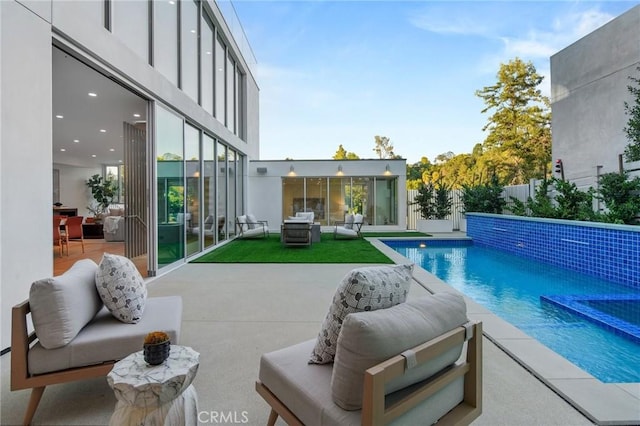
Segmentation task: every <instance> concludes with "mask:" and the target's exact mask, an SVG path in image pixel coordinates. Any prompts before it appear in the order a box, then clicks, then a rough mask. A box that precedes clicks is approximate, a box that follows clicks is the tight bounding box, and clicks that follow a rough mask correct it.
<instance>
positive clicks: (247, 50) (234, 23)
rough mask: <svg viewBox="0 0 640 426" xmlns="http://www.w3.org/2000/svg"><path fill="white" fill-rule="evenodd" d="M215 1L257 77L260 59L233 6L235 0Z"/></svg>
mask: <svg viewBox="0 0 640 426" xmlns="http://www.w3.org/2000/svg"><path fill="white" fill-rule="evenodd" d="M215 3H216V4H217V5H218V9H220V12H222V16H223V17H224V20H225V23H226V24H227V27H229V30H230V31H231V34H232V35H233V38H234V39H235V42H236V44H237V45H238V48H239V49H240V53H242V56H243V57H244V60H245V62H246V63H247V66H248V67H249V71H251V74H253V77H254V78H257V75H256V65H257V64H258V61H257V60H256V57H255V55H254V54H253V50H252V49H251V45H250V44H249V40H248V39H247V35H246V34H245V32H244V28H243V27H242V24H241V23H240V19H239V18H238V14H237V13H236V9H235V7H234V6H233V2H232V1H231V0H215Z"/></svg>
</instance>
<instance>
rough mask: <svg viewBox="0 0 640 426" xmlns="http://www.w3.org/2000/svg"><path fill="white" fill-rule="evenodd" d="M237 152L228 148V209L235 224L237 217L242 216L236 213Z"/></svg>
mask: <svg viewBox="0 0 640 426" xmlns="http://www.w3.org/2000/svg"><path fill="white" fill-rule="evenodd" d="M236 171H237V167H236V152H235V151H234V150H232V149H230V148H227V179H228V180H227V188H228V190H229V196H228V197H227V200H228V203H229V204H228V209H227V214H228V215H229V218H231V219H232V221H234V222H235V218H236V216H238V215H240V213H239V212H237V211H236V197H237V196H238V192H237V189H236V183H237V179H236Z"/></svg>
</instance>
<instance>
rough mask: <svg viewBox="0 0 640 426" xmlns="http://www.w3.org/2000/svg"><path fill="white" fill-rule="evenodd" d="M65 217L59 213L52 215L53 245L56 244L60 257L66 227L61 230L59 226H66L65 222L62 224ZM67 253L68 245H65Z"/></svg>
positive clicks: (62, 250)
mask: <svg viewBox="0 0 640 426" xmlns="http://www.w3.org/2000/svg"><path fill="white" fill-rule="evenodd" d="M65 219H66V216H60V215H54V216H53V245H54V246H58V248H59V250H60V257H62V254H63V253H64V247H63V246H64V244H66V240H65V238H66V237H64V236H63V233H66V229H65V231H62V230H61V229H60V228H61V227H63V226H64V227H65V228H66V224H65V225H63V223H62V222H63V220H65ZM68 253H69V246H67V254H68Z"/></svg>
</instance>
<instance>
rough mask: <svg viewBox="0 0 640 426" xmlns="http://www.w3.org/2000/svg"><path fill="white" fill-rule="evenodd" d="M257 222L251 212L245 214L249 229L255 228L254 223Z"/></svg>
mask: <svg viewBox="0 0 640 426" xmlns="http://www.w3.org/2000/svg"><path fill="white" fill-rule="evenodd" d="M257 224H258V219H256V217H255V216H254V215H252V214H248V215H247V227H248V228H249V229H254V228H256V225H257Z"/></svg>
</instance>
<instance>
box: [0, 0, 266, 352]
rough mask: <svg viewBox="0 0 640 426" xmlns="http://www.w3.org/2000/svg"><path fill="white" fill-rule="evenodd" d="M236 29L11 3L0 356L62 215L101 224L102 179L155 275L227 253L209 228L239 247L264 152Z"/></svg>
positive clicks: (143, 13)
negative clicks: (95, 206) (251, 172)
mask: <svg viewBox="0 0 640 426" xmlns="http://www.w3.org/2000/svg"><path fill="white" fill-rule="evenodd" d="M233 18H234V16H233V15H231V14H227V13H225V14H224V15H223V13H222V11H221V9H220V8H219V6H218V5H217V4H216V3H215V2H214V1H212V0H202V1H193V0H182V1H178V0H157V1H153V2H146V1H145V2H142V1H100V0H96V1H66V0H37V1H28V0H26V1H14V0H7V1H2V2H0V37H1V41H0V43H1V45H0V52H1V57H0V63H1V80H0V90H1V93H2V96H1V100H0V102H1V103H0V108H1V111H2V116H1V117H2V122H1V138H2V141H1V150H0V185H1V192H0V218H1V220H0V244H1V245H0V250H1V251H0V271H1V272H0V277H1V292H2V306H1V310H0V315H1V320H0V322H1V324H2V330H1V340H2V341H1V345H0V346H1V347H2V348H6V347H8V346H9V345H10V326H11V321H10V314H11V307H12V306H13V305H15V304H17V303H18V302H20V301H22V300H24V299H26V298H27V297H28V293H29V287H30V285H31V283H32V282H33V281H35V280H37V279H40V278H44V277H48V276H51V275H52V271H53V259H52V254H51V253H52V252H51V248H52V245H51V241H52V231H51V215H52V207H53V204H54V203H55V202H60V203H61V204H62V205H63V207H64V208H70V209H71V210H70V211H72V212H74V213H76V214H78V215H82V216H85V217H87V216H90V215H91V213H90V212H89V209H88V207H90V192H89V191H88V188H87V186H86V185H85V182H86V180H87V179H89V177H91V176H92V175H94V174H98V175H100V176H103V177H106V176H107V175H111V176H112V177H113V178H114V180H115V181H116V182H117V184H118V187H119V191H118V195H117V199H116V200H114V201H117V202H118V204H120V205H121V206H123V207H124V212H123V213H122V214H123V215H124V217H125V218H126V227H127V228H126V231H127V232H126V235H127V238H126V239H125V241H124V244H125V253H126V254H127V256H128V257H143V258H145V257H146V263H147V268H148V275H155V274H157V273H158V272H159V271H162V270H163V268H168V267H171V266H172V265H176V264H180V263H184V262H185V259H186V258H187V257H189V256H194V255H196V254H198V253H201V252H202V251H204V250H206V249H207V248H210V247H212V246H213V245H215V244H218V243H219V242H220V241H218V240H217V238H219V237H218V235H217V234H214V235H213V236H210V235H208V234H206V233H205V232H204V229H203V228H204V227H203V226H202V222H203V219H202V218H205V217H207V216H209V215H214V216H216V217H220V216H221V217H224V218H225V221H226V225H225V226H229V231H228V232H225V233H223V234H222V235H224V238H230V237H231V236H232V235H233V232H232V230H233V227H232V224H233V220H230V219H229V218H233V217H234V216H236V215H237V214H239V213H238V212H241V211H243V209H244V208H245V206H246V204H247V188H246V185H245V180H246V173H245V172H244V170H245V167H246V164H247V160H248V159H252V158H257V156H258V152H259V135H258V113H259V111H258V95H259V89H258V85H257V83H256V81H255V78H254V74H253V72H254V71H253V70H252V67H253V66H254V65H255V59H254V58H253V57H252V54H251V51H250V48H249V47H248V43H247V42H246V40H245V39H243V38H242V37H243V36H238V33H235V32H232V30H231V29H230V27H233V26H235V25H230V24H229V21H228V20H229V19H233ZM234 24H235V23H234ZM240 34H241V32H240ZM216 170H224V171H223V172H216ZM52 189H53V191H52ZM187 226H188V227H189V230H190V231H191V232H189V233H187Z"/></svg>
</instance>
